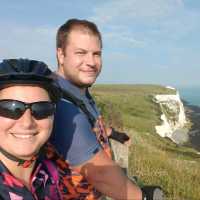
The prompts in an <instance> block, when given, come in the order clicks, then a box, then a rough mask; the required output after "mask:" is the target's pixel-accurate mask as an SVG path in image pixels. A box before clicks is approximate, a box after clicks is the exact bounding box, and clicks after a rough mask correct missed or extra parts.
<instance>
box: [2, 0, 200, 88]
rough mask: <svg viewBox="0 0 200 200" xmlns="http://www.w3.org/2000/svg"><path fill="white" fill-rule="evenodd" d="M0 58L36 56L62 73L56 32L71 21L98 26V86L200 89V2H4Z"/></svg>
mask: <svg viewBox="0 0 200 200" xmlns="http://www.w3.org/2000/svg"><path fill="white" fill-rule="evenodd" d="M0 5H1V12H0V60H2V59H5V58H30V59H37V60H41V61H44V62H46V63H47V64H48V65H49V66H50V68H51V69H52V70H56V68H57V63H56V56H55V36H56V31H57V29H58V28H59V26H60V25H62V24H63V23H64V22H65V21H67V20H68V19H69V18H79V19H87V20H90V21H93V22H95V23H96V24H97V26H98V28H99V30H100V32H101V33H102V37H103V68H102V73H101V75H100V76H99V78H98V79H97V83H109V84H161V85H170V86H173V87H180V86H184V87H193V86H200V1H199V0H123V1H122V0H58V1H55V0H34V1H27V0H18V1H14V0H6V1H5V0H0Z"/></svg>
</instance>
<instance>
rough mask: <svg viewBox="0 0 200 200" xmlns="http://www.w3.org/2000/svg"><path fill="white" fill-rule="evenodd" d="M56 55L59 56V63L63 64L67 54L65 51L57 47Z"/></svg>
mask: <svg viewBox="0 0 200 200" xmlns="http://www.w3.org/2000/svg"><path fill="white" fill-rule="evenodd" d="M56 56H57V59H58V63H59V65H63V63H64V57H65V55H64V52H63V49H62V48H57V49H56Z"/></svg>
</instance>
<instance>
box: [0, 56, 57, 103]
mask: <svg viewBox="0 0 200 200" xmlns="http://www.w3.org/2000/svg"><path fill="white" fill-rule="evenodd" d="M53 77H54V76H53V73H52V72H51V70H50V69H49V68H48V66H47V65H46V64H45V63H43V62H41V61H36V60H29V59H6V60H3V62H1V63H0V88H1V87H5V86H6V85H10V84H36V85H39V86H41V87H43V88H45V89H46V90H47V91H48V92H49V95H50V97H51V99H52V100H53V101H57V100H58V99H59V98H60V97H61V90H60V89H59V87H58V86H57V85H56V83H55V81H54V78H53Z"/></svg>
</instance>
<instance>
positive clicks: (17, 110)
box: [0, 99, 56, 119]
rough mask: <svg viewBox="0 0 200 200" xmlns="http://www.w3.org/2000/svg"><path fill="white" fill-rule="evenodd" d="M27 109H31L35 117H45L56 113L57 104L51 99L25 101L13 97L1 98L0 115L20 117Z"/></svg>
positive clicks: (12, 117)
mask: <svg viewBox="0 0 200 200" xmlns="http://www.w3.org/2000/svg"><path fill="white" fill-rule="evenodd" d="M26 109H30V110H31V114H32V116H33V117H34V118H35V119H44V118H47V117H49V116H51V115H53V114H54V112H55V109H56V105H55V103H53V102H49V101H38V102H33V103H25V102H22V101H18V100H13V99H2V100H0V116H3V117H7V118H11V119H19V118H20V117H21V116H22V115H23V114H24V112H25V111H26Z"/></svg>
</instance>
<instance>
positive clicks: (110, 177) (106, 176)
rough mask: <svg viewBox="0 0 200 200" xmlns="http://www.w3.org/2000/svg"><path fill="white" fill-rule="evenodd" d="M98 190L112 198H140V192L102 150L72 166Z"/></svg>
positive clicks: (132, 199) (139, 199)
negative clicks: (81, 162)
mask: <svg viewBox="0 0 200 200" xmlns="http://www.w3.org/2000/svg"><path fill="white" fill-rule="evenodd" d="M73 168H74V169H75V170H78V171H79V172H80V173H81V174H82V175H83V176H85V177H86V179H87V180H88V182H90V183H91V184H92V185H93V186H94V187H95V188H96V189H97V190H98V191H100V192H101V193H103V194H105V195H107V196H109V197H112V198H114V199H119V200H122V199H130V200H141V199H142V192H141V190H140V188H139V187H138V186H136V185H134V184H133V183H132V182H131V181H130V180H129V179H128V178H127V177H126V176H125V175H124V173H123V172H122V170H121V168H120V167H119V166H118V165H116V164H115V163H114V162H113V161H112V160H111V159H110V158H109V157H108V156H107V155H106V153H105V152H104V151H103V150H100V151H99V152H98V153H97V154H96V155H95V156H93V157H92V158H91V159H90V160H88V161H87V162H85V163H84V164H82V165H79V166H74V167H73Z"/></svg>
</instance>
